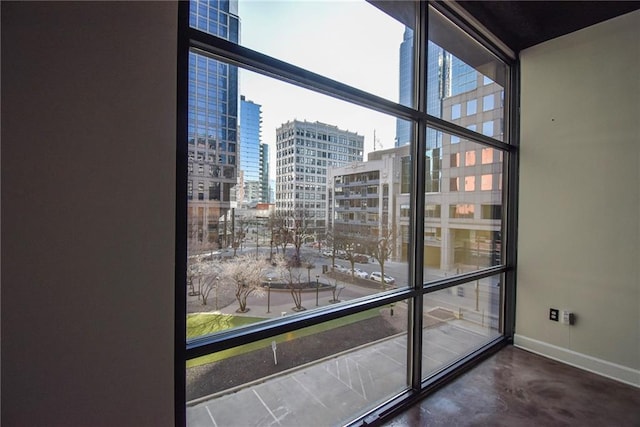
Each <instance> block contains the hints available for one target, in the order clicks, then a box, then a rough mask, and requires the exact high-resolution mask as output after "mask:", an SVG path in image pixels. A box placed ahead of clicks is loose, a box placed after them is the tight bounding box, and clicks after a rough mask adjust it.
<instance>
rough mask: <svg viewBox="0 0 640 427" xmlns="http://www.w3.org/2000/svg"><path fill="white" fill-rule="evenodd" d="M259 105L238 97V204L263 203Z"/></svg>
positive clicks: (243, 97)
mask: <svg viewBox="0 0 640 427" xmlns="http://www.w3.org/2000/svg"><path fill="white" fill-rule="evenodd" d="M261 114H262V112H261V105H259V104H256V103H254V102H253V101H249V100H247V99H246V98H245V96H244V95H242V96H240V176H241V178H242V182H241V184H242V185H239V186H238V187H241V188H239V189H238V194H239V196H238V203H243V204H246V203H250V202H264V201H265V200H262V185H261V178H262V176H261V160H262V155H261V144H260V138H261V127H262V117H261Z"/></svg>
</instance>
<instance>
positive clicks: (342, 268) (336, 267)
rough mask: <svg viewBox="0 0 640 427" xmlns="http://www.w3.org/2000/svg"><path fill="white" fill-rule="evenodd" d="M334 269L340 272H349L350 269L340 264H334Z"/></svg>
mask: <svg viewBox="0 0 640 427" xmlns="http://www.w3.org/2000/svg"><path fill="white" fill-rule="evenodd" d="M333 270H334V271H339V272H340V273H347V272H348V271H349V269H348V268H346V267H343V266H341V265H338V264H333Z"/></svg>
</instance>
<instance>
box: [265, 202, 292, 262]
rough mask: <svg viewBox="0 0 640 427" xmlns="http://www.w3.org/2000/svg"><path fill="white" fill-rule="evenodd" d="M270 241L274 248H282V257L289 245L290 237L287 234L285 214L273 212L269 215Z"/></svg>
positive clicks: (283, 212) (284, 212)
mask: <svg viewBox="0 0 640 427" xmlns="http://www.w3.org/2000/svg"><path fill="white" fill-rule="evenodd" d="M270 221H271V240H272V241H273V244H274V245H275V246H276V251H277V248H278V247H281V248H282V256H285V254H286V250H287V246H288V245H289V243H291V236H290V233H289V227H288V224H287V212H286V211H275V212H274V213H273V214H272V215H271V219H270Z"/></svg>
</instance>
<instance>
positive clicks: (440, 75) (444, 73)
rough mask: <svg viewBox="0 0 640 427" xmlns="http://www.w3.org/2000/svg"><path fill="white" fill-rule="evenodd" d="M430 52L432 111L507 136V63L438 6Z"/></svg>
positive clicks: (432, 15) (432, 14)
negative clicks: (505, 102) (458, 25)
mask: <svg viewBox="0 0 640 427" xmlns="http://www.w3.org/2000/svg"><path fill="white" fill-rule="evenodd" d="M427 51H428V52H427V112H428V113H429V114H431V115H433V116H436V117H439V118H441V119H444V120H447V121H450V122H452V123H455V124H457V125H460V126H463V127H466V128H468V129H471V130H474V131H476V132H479V133H482V134H483V135H486V136H490V137H492V138H495V139H498V140H500V141H502V140H505V138H504V117H505V113H504V88H505V85H506V73H507V66H506V65H505V64H504V63H502V62H501V61H500V60H498V59H497V58H496V57H495V56H493V55H492V54H491V53H490V52H489V51H488V50H487V49H485V48H484V47H482V46H481V45H480V44H478V43H477V42H475V41H474V40H473V39H471V38H470V37H469V36H467V35H466V34H465V33H464V32H462V30H460V29H459V28H457V27H455V26H454V25H453V23H451V22H450V21H448V20H447V19H446V18H444V17H443V16H442V15H441V14H440V13H438V12H436V11H435V10H433V9H429V43H428V48H427ZM401 84H402V83H401ZM472 126H473V127H472Z"/></svg>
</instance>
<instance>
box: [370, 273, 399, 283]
mask: <svg viewBox="0 0 640 427" xmlns="http://www.w3.org/2000/svg"><path fill="white" fill-rule="evenodd" d="M369 279H370V280H373V281H376V282H382V273H381V272H379V271H374V272H373V273H371V274H370V275H369ZM384 283H386V284H387V285H393V284H394V283H396V279H394V278H393V277H391V276H387V275H386V274H385V275H384Z"/></svg>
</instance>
